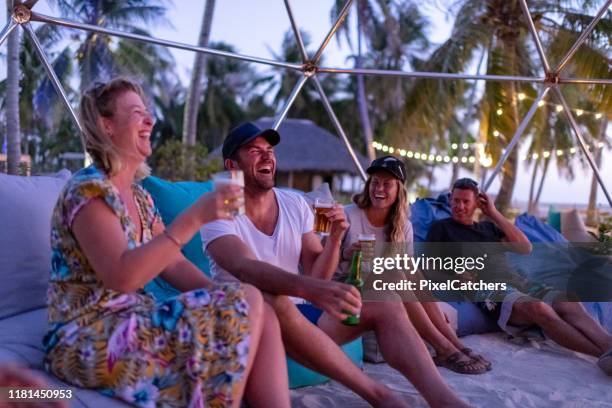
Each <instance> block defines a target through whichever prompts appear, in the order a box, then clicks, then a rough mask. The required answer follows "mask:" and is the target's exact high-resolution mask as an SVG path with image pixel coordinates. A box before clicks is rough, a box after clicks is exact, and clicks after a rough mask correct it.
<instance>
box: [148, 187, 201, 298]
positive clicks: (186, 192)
mask: <svg viewBox="0 0 612 408" xmlns="http://www.w3.org/2000/svg"><path fill="white" fill-rule="evenodd" d="M142 186H143V187H144V188H145V189H146V190H147V191H148V192H149V194H151V196H152V197H153V201H154V202H155V206H156V207H157V209H158V210H159V213H160V214H161V217H162V220H163V221H164V224H165V225H169V224H170V223H171V222H172V221H173V220H174V219H175V218H176V216H177V215H179V214H180V213H181V212H183V211H184V210H186V209H187V208H188V207H189V206H190V205H191V204H193V203H194V202H195V201H196V200H197V199H198V198H199V197H200V196H201V195H202V194H204V193H206V192H208V191H212V189H213V183H212V182H211V181H205V182H196V181H179V182H170V181H166V180H162V179H160V178H157V177H153V176H151V177H147V178H146V179H144V180H143V181H142ZM182 252H183V255H185V257H186V258H187V259H189V260H190V261H191V262H193V263H194V264H195V265H196V266H197V267H198V268H200V270H202V272H204V273H205V274H207V275H209V273H210V264H209V262H208V258H206V256H205V255H204V253H203V252H202V239H201V238H200V234H199V233H196V234H195V235H194V236H193V238H192V239H191V240H190V241H189V242H188V243H187V245H185V246H184V247H183V250H182ZM145 290H146V291H148V292H149V293H152V294H153V295H154V296H155V298H156V299H158V300H160V301H163V300H165V299H168V298H170V297H172V296H176V295H177V294H179V293H180V292H179V291H178V290H176V289H175V288H173V287H172V286H171V285H170V284H169V283H168V282H166V281H165V280H164V279H162V278H161V277H158V278H155V279H154V280H153V281H152V282H150V283H149V284H147V285H146V286H145Z"/></svg>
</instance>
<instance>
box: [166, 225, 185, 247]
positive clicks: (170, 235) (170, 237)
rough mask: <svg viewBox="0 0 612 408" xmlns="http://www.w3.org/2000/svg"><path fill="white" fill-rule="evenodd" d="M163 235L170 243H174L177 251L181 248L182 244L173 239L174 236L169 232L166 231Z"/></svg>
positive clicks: (175, 238)
mask: <svg viewBox="0 0 612 408" xmlns="http://www.w3.org/2000/svg"><path fill="white" fill-rule="evenodd" d="M164 235H165V236H166V238H168V239H169V240H170V241H172V242H174V243H175V244H176V246H177V247H179V249H180V248H182V247H183V245H184V244H183V243H182V242H181V241H180V240H179V239H178V238H177V237H175V236H174V235H172V234H170V232H168V230H167V229H165V230H164Z"/></svg>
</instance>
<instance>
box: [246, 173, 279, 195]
mask: <svg viewBox="0 0 612 408" xmlns="http://www.w3.org/2000/svg"><path fill="white" fill-rule="evenodd" d="M245 181H246V180H245ZM249 184H251V185H252V186H253V189H254V190H255V191H261V192H264V193H265V192H267V191H270V190H272V188H273V187H274V177H272V179H271V180H261V179H259V178H258V177H253V179H252V183H249Z"/></svg>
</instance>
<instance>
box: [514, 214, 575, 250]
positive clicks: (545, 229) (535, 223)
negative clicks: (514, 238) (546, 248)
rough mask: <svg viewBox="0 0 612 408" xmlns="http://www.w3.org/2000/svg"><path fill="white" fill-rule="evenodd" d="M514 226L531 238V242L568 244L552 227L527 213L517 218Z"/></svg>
mask: <svg viewBox="0 0 612 408" xmlns="http://www.w3.org/2000/svg"><path fill="white" fill-rule="evenodd" d="M514 224H515V225H516V226H517V228H518V229H520V230H521V231H523V233H524V234H525V235H526V236H527V238H529V241H531V242H534V243H535V242H556V243H566V242H567V239H565V237H564V236H563V235H561V233H560V232H559V231H557V230H556V229H554V228H553V227H551V226H550V225H548V224H546V223H543V222H542V221H540V220H539V219H538V218H536V217H534V216H533V215H529V214H527V213H523V214H521V215H519V216H518V217H516V220H515V221H514Z"/></svg>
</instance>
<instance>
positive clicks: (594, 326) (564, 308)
mask: <svg viewBox="0 0 612 408" xmlns="http://www.w3.org/2000/svg"><path fill="white" fill-rule="evenodd" d="M553 309H554V310H555V312H557V314H559V316H560V317H561V318H562V319H563V320H565V321H566V322H567V323H569V324H570V325H572V326H574V327H575V328H576V329H578V330H579V331H580V332H581V333H582V334H584V335H585V336H586V337H587V338H588V339H589V340H590V341H591V342H592V343H594V344H595V345H596V346H597V347H598V348H599V352H600V353H599V354H600V355H601V354H603V353H605V352H606V351H608V350H610V348H612V335H611V334H610V333H608V332H607V331H606V330H605V329H604V328H603V327H601V325H600V324H599V323H597V322H596V321H595V319H593V317H592V316H591V315H590V314H589V313H588V312H587V311H586V310H585V308H584V306H583V305H582V303H580V302H562V301H557V300H555V301H554V302H553Z"/></svg>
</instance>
